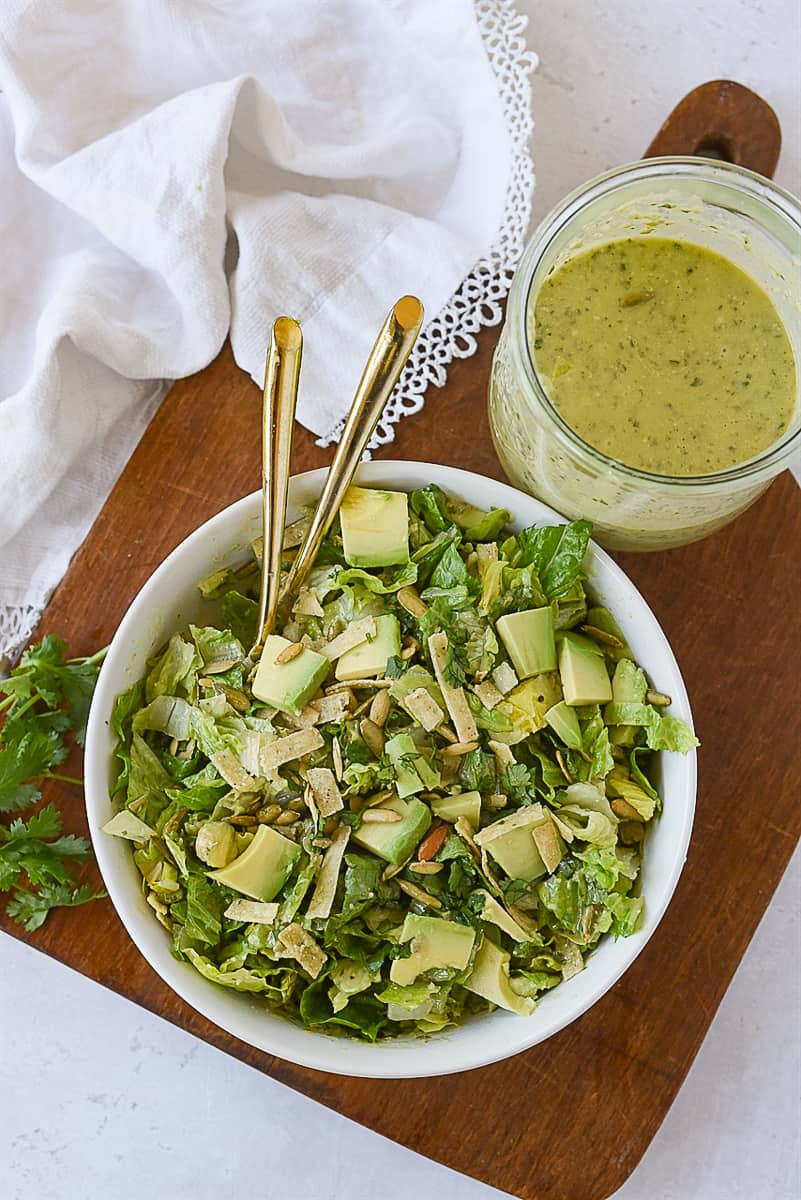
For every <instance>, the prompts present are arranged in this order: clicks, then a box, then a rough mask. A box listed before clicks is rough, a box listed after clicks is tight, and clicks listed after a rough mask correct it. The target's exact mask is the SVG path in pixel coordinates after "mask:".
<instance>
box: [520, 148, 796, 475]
mask: <svg viewBox="0 0 801 1200" xmlns="http://www.w3.org/2000/svg"><path fill="white" fill-rule="evenodd" d="M648 178H654V179H663V178H664V179H666V181H667V182H676V181H678V180H682V179H690V180H692V179H698V180H707V181H711V182H713V183H724V184H726V185H728V186H730V187H733V188H734V189H735V190H736V189H737V188H739V189H740V190H742V191H743V192H744V193H746V194H747V195H749V196H750V197H751V198H755V199H757V200H758V201H761V202H762V203H763V204H764V205H765V206H766V207H768V208H770V209H772V211H773V212H774V213H775V214H776V215H778V216H779V217H780V219H782V220H783V221H784V222H785V223H786V224H787V225H788V226H789V227H790V228H791V229H792V230H794V232H795V234H796V236H798V238H799V239H801V202H799V201H798V200H797V199H796V197H795V196H793V195H792V193H790V192H788V191H786V190H785V189H784V188H782V187H780V186H779V185H778V184H777V183H774V182H773V180H772V179H767V178H766V177H765V176H764V175H759V174H757V172H755V171H749V170H748V169H747V168H746V167H741V166H738V165H736V164H734V163H728V162H721V161H718V160H717V159H708V158H702V157H699V156H695V155H670V156H664V157H656V158H645V159H640V160H639V161H637V162H631V163H624V164H623V165H622V166H619V167H614V168H612V170H610V171H604V172H603V173H602V174H600V175H596V176H594V177H593V178H592V179H590V180H588V181H587V182H586V183H583V184H581V185H580V186H579V187H577V188H575V189H574V190H573V191H572V192H569V193H568V195H567V196H565V197H564V199H563V200H561V201H560V202H559V203H558V204H557V205H555V207H554V208H552V209H551V211H550V212H549V213H548V214H547V215H546V216H545V217H544V218H543V219H542V221H540V223H539V225H538V226H537V227H536V229H535V230H534V233H533V234H532V236H531V238H530V239H529V241H528V243H527V245H526V248H525V250H524V251H523V255H522V258H521V260H520V263H519V265H518V268H517V271H516V272H515V277H514V280H513V283H512V288H511V290H510V293H509V307H510V310H511V311H510V318H511V320H512V321H513V322H514V323H515V327H516V334H517V336H516V337H515V338H514V339H512V345H513V348H514V349H513V353H515V354H516V355H517V357H518V359H519V363H520V365H522V368H523V372H524V374H525V377H526V380H527V382H528V384H529V387H530V389H531V392H532V394H533V396H534V397H535V398H536V400H537V403H538V404H539V407H540V409H541V410H542V412H543V414H544V415H545V418H546V419H547V420H548V421H549V422H550V424H551V425H552V427H553V431H554V433H555V434H556V436H557V437H558V438H559V440H561V441H562V442H563V443H567V447H568V449H571V450H573V451H576V450H578V451H579V452H580V453H581V454H583V455H585V456H586V457H588V458H590V459H591V460H593V461H594V462H595V463H596V464H597V465H600V466H601V467H603V468H606V469H611V470H613V471H615V472H616V473H618V474H620V475H623V476H626V477H627V478H629V479H630V480H632V481H634V482H637V481H641V482H643V483H646V484H648V486H649V487H650V488H651V489H653V488H654V487H657V488H663V489H665V490H668V491H671V490H676V489H679V490H688V489H693V488H698V489H704V490H708V489H709V488H710V487H715V486H717V485H725V484H731V483H739V482H741V481H744V480H753V478H754V477H757V478H758V477H759V476H764V475H769V474H773V475H776V474H778V470H780V469H781V466H779V468H778V470H777V469H776V468H777V464H781V463H783V462H784V461H786V460H787V459H789V458H791V457H792V455H793V454H794V453H795V452H796V450H798V449H799V447H801V424H800V425H799V426H798V427H797V428H795V429H792V430H790V431H789V432H788V433H787V434H786V435H785V437H784V438H782V440H781V441H780V442H778V443H775V444H774V445H772V446H770V447H769V448H768V449H767V450H765V451H763V452H762V453H761V454H759V455H757V456H755V457H754V458H750V459H746V460H745V462H742V463H737V464H735V465H734V466H733V467H728V468H726V470H725V471H715V472H710V473H709V474H706V475H663V474H660V473H658V472H654V471H644V470H642V469H640V468H639V467H631V466H629V465H628V464H627V463H623V462H621V461H620V460H619V459H616V458H612V457H611V456H610V455H608V454H605V453H604V452H603V450H599V449H598V448H597V447H596V446H592V445H591V444H590V443H589V442H587V441H585V440H584V438H583V437H581V435H580V434H578V433H577V432H576V431H575V429H573V428H572V427H571V426H570V425H568V423H567V422H566V421H565V420H564V418H563V417H562V416H561V414H560V413H559V412H558V411H557V409H556V408H555V407H554V406H553V404H551V402H550V400H549V398H548V395H547V393H546V391H545V388H544V387H543V385H542V383H541V382H540V377H539V373H538V371H537V368H536V366H535V364H534V360H533V356H532V353H531V347H530V346H529V340H528V335H527V314H528V307H529V297H530V294H531V288H532V285H533V281H534V274H535V272H536V269H537V267H538V266H539V263H540V261H541V259H542V257H543V255H544V254H545V253H546V252H547V250H548V248H549V246H550V245H551V243H552V242H553V239H554V238H555V237H556V235H557V234H558V233H559V232H561V230H562V229H563V228H564V227H565V226H566V225H567V224H568V223H569V222H570V221H572V220H573V219H574V217H576V216H577V215H578V214H579V213H580V212H581V211H582V210H583V209H584V208H586V207H587V206H588V205H589V204H591V203H592V202H593V201H594V200H597V199H598V198H600V197H601V196H604V195H608V194H609V193H610V192H614V191H617V190H621V191H623V190H624V189H625V188H626V187H627V186H628V184H630V183H635V182H639V181H640V180H642V179H648ZM799 366H801V364H799V363H796V369H797V370H798V368H799Z"/></svg>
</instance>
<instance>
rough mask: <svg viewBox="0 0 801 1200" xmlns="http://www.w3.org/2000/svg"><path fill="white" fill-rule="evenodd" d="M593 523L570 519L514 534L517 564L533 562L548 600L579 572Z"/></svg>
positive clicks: (569, 582) (527, 564)
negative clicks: (518, 554) (518, 553)
mask: <svg viewBox="0 0 801 1200" xmlns="http://www.w3.org/2000/svg"><path fill="white" fill-rule="evenodd" d="M591 533H592V525H591V524H590V522H589V521H570V522H569V523H568V524H567V525H545V526H542V527H539V528H538V527H536V526H533V525H532V526H530V527H529V528H528V529H524V530H522V532H521V533H519V534H518V535H517V545H518V547H519V549H520V552H521V555H520V561H519V564H516V565H520V566H524V567H526V566H529V565H530V564H533V565H534V566H535V567H536V569H537V574H538V575H539V578H540V583H541V584H542V587H543V591H544V592H545V595H546V596H547V598H548V599H549V600H554V599H556V597H557V596H561V595H562V594H563V593H564V592H566V591H568V589H569V588H570V587H571V585H572V584H573V583H574V582H575V580H576V579H577V578H578V576H579V575H580V573H581V565H582V563H583V562H584V555H585V554H586V553H587V546H588V544H589V540H590V535H591Z"/></svg>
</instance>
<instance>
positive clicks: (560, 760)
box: [556, 750, 576, 783]
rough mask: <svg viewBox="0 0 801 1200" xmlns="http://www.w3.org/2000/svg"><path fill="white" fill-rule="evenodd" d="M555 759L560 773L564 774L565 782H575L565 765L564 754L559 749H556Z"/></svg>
mask: <svg viewBox="0 0 801 1200" xmlns="http://www.w3.org/2000/svg"><path fill="white" fill-rule="evenodd" d="M556 761H557V762H558V764H559V770H560V771H561V772H562V774H563V775H564V777H565V779H566V780H567V782H568V783H575V782H576V781H575V779H574V778H573V776H572V775H571V774H570V772H569V771H568V769H567V766H566V764H565V759H564V755H563V754H562V751H561V750H557V751H556Z"/></svg>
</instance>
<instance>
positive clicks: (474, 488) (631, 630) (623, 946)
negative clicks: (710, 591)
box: [85, 462, 696, 1078]
mask: <svg viewBox="0 0 801 1200" xmlns="http://www.w3.org/2000/svg"><path fill="white" fill-rule="evenodd" d="M358 478H359V481H360V482H361V483H364V484H368V485H369V484H377V485H380V486H382V487H389V488H396V489H399V490H404V491H411V490H412V489H414V488H417V487H424V486H425V485H426V484H429V483H437V484H439V485H440V486H441V487H443V488H444V489H445V490H447V491H449V492H452V493H456V494H458V495H461V496H464V497H465V498H466V499H468V500H470V501H471V502H472V503H473V504H475V505H477V506H480V507H482V508H491V507H505V508H507V509H509V511H510V512H511V513H512V514H513V517H514V523H515V526H516V527H518V528H522V527H523V526H526V525H531V524H535V523H537V524H553V523H555V522H562V521H563V520H564V518H562V517H560V516H558V515H557V514H556V513H554V512H553V511H552V510H551V509H549V508H546V507H545V506H544V505H543V504H541V503H540V502H539V501H537V500H534V499H532V497H531V496H527V495H524V494H523V493H522V492H518V491H515V490H514V489H513V488H511V487H507V486H506V485H505V484H501V483H496V482H495V481H494V480H492V479H485V478H483V477H482V476H480V475H473V474H471V473H470V472H468V471H459V470H456V469H454V468H452V467H442V466H435V465H433V464H431V463H416V462H372V463H367V464H365V465H364V466H362V467H361V468H360V471H359V476H358ZM322 479H323V472H322V471H310V472H308V473H307V474H305V475H299V476H296V477H295V478H294V479H293V480H292V482H291V485H290V491H289V505H290V509H289V518H290V519H291V518H292V516H293V515H296V514H297V510H298V508H299V506H300V505H301V504H304V503H308V502H309V501H310V500H313V499H316V497H317V496H318V495H319V491H320V487H321V483H322ZM260 521H261V496H260V494H259V493H254V494H253V495H251V496H246V497H245V498H244V499H243V500H240V501H238V502H237V503H236V504H232V505H231V506H230V508H226V509H225V510H224V511H223V512H221V513H219V514H218V515H217V516H216V517H213V518H212V519H211V520H210V521H207V522H206V524H205V525H202V526H201V527H200V529H198V530H196V531H195V532H194V533H193V534H191V536H190V537H188V538H187V539H186V541H184V542H182V543H181V545H180V546H178V547H177V549H175V550H174V551H173V552H172V554H171V555H170V556H169V558H167V559H166V560H165V561H164V562H163V563H162V564H161V566H160V567H159V568H158V570H157V571H155V572H154V574H153V575H152V576H151V577H150V579H149V580H148V582H147V583H146V584H145V586H144V587H143V588H142V590H141V592H140V593H139V595H138V596H137V597H136V599H135V600H134V602H133V604H132V605H131V607H130V608H129V609H128V612H127V613H126V615H125V617H124V619H123V621H122V623H121V625H120V627H119V629H118V630H117V633H116V635H115V637H114V640H113V641H112V643H111V647H110V649H109V652H108V656H107V658H106V661H105V663H104V664H103V669H102V671H101V672H100V678H99V680H98V684H97V690H96V692H95V696H94V701H93V703H92V711H91V714H90V718H89V729H88V735H87V741H86V767H85V778H86V807H87V812H88V816H89V827H90V829H91V833H92V841H93V842H94V848H95V853H96V855H97V861H98V864H99V866H100V870H101V872H102V875H103V879H104V881H105V884H106V888H107V889H108V893H109V896H110V897H111V899H112V901H113V903H114V906H115V908H116V910H117V912H118V914H119V916H120V919H121V920H122V922H123V924H124V925H125V928H126V929H127V930H128V933H129V934H130V935H131V937H132V939H133V941H134V942H135V944H136V946H137V947H138V948H139V950H140V951H141V953H142V954H143V955H144V956H145V958H146V959H147V961H148V962H149V963H150V965H151V966H152V967H153V969H154V970H155V971H157V972H158V974H159V975H160V976H161V978H162V979H163V980H164V981H165V982H166V983H168V984H169V986H170V987H171V988H172V989H173V990H174V991H176V992H177V993H178V995H179V996H181V997H182V998H183V999H184V1000H186V1001H187V1003H189V1004H191V1005H192V1006H193V1008H196V1009H197V1010H198V1012H201V1013H203V1015H204V1016H206V1017H208V1018H209V1019H210V1020H212V1021H214V1022H216V1024H217V1025H219V1026H221V1027H222V1028H223V1029H226V1030H228V1032H229V1033H232V1034H234V1035H235V1036H236V1037H238V1038H240V1039H241V1040H242V1041H244V1042H248V1043H249V1044H250V1045H252V1046H255V1047H257V1048H258V1049H260V1050H264V1051H266V1052H267V1053H269V1054H274V1055H277V1056H278V1057H280V1058H285V1059H289V1061H291V1062H295V1063H299V1064H300V1065H302V1066H305V1067H315V1068H317V1069H318V1070H321V1071H332V1072H336V1073H337V1074H340V1075H362V1076H374V1077H380V1078H381V1077H383V1078H401V1077H419V1076H425V1075H444V1074H448V1073H450V1072H453V1071H465V1070H469V1069H470V1068H473V1067H480V1066H483V1065H485V1064H486V1063H491V1062H495V1061H497V1060H498V1059H502V1058H507V1057H509V1056H510V1055H512V1054H517V1053H518V1052H519V1051H521V1050H526V1049H528V1048H529V1047H530V1046H534V1045H536V1044H537V1043H538V1042H541V1041H543V1040H544V1039H545V1038H548V1037H550V1036H551V1035H552V1034H554V1033H557V1032H558V1031H559V1030H560V1029H563V1028H564V1027H565V1025H568V1024H569V1023H570V1022H571V1021H574V1020H575V1019H576V1018H577V1017H579V1016H580V1015H581V1014H582V1013H583V1012H585V1011H586V1010H587V1009H588V1008H589V1007H590V1005H592V1004H594V1003H595V1002H596V1000H598V999H599V998H600V997H601V996H603V995H604V993H605V992H607V991H608V990H609V988H610V987H612V985H613V984H614V983H615V981H616V980H617V979H619V978H620V976H621V975H622V974H623V972H624V971H625V970H626V968H627V967H629V966H630V965H631V963H632V962H633V961H634V959H635V958H636V957H637V955H638V954H639V952H640V951H641V950H642V948H643V946H644V945H645V943H646V942H647V941H648V939H649V937H650V936H651V934H652V933H653V932H654V930H655V929H656V926H657V925H658V924H659V921H660V919H661V917H662V914H663V913H664V911H665V909H666V907H667V904H668V901H669V900H670V898H671V896H672V894H673V890H674V888H675V887H676V884H677V882H678V879H679V875H680V873H681V870H682V867H683V865H684V860H685V857H686V854H687V846H688V843H689V839H690V831H691V829H692V821H693V811H694V807H695V781H696V762H695V754H694V753H691V754H688V755H687V756H685V757H682V756H680V755H677V754H670V755H660V758H661V759H662V761H661V763H660V774H661V778H660V780H659V785H660V790H661V793H662V795H663V798H664V802H665V803H664V811H663V813H662V815H661V816H660V817H659V819H658V820H657V821H655V822H654V827H653V829H652V830H651V832H650V833H649V835H648V841H647V845H646V854H645V862H644V865H643V869H642V875H641V892H642V895H643V896H644V897H645V918H644V922H643V926H642V928H641V929H640V930H638V931H637V933H635V934H633V935H632V936H631V937H629V938H621V939H620V940H618V941H614V940H613V939H612V938H607V939H604V940H603V941H602V943H601V944H600V946H599V947H598V949H597V950H595V951H593V953H592V954H591V955H590V956H589V957H588V960H587V965H586V968H585V969H584V971H582V972H581V973H580V974H579V975H576V976H575V977H574V978H573V979H570V980H569V981H568V982H566V983H563V984H561V985H560V986H559V987H558V988H555V989H554V990H553V991H551V992H548V993H546V994H545V996H544V997H543V998H542V1000H541V1001H540V1003H539V1005H538V1007H537V1009H536V1011H535V1013H534V1014H533V1016H531V1017H527V1018H526V1017H519V1016H515V1015H513V1014H511V1013H507V1012H501V1011H496V1012H494V1013H491V1014H487V1015H485V1016H480V1017H475V1018H473V1019H471V1020H470V1021H469V1022H468V1023H467V1024H465V1025H463V1026H460V1027H459V1028H456V1029H453V1030H448V1031H445V1032H443V1033H439V1034H437V1035H436V1036H434V1037H433V1038H431V1039H429V1040H427V1041H422V1040H420V1039H415V1038H411V1037H404V1038H396V1039H392V1040H389V1041H386V1042H383V1043H381V1042H380V1043H378V1044H376V1045H369V1044H365V1043H361V1042H356V1041H352V1040H349V1039H346V1038H342V1037H339V1038H337V1037H331V1036H329V1035H327V1034H325V1033H322V1032H311V1031H309V1030H306V1029H303V1028H302V1027H300V1026H299V1025H296V1024H294V1023H293V1022H292V1021H290V1020H288V1019H287V1018H285V1017H282V1016H281V1015H280V1014H277V1013H273V1012H271V1011H270V1010H269V1009H268V1008H266V1007H265V1006H264V1005H263V1004H260V1003H259V1001H258V999H254V998H253V997H252V996H249V995H245V994H239V993H237V992H234V991H232V990H228V989H226V988H222V987H218V986H216V985H214V984H212V983H209V982H208V981H207V980H205V979H203V978H202V977H201V976H200V975H198V974H197V972H196V971H195V970H194V968H193V967H192V966H190V965H189V964H187V963H182V962H178V961H177V960H176V959H174V958H173V957H172V955H171V953H170V943H169V938H168V935H167V934H166V933H165V931H164V930H163V929H162V927H161V926H160V925H159V924H158V923H157V921H156V920H155V917H154V914H153V912H152V910H151V909H150V908H149V907H148V905H147V904H146V903H145V899H144V897H143V895H142V892H141V889H140V876H139V873H138V871H137V869H136V867H135V866H134V863H133V858H132V855H131V847H130V844H129V843H128V842H125V841H122V840H121V839H118V838H114V837H109V836H108V835H106V834H103V833H101V832H100V826H101V825H102V824H103V823H104V822H105V821H107V820H108V819H109V817H110V816H111V814H112V808H111V803H110V800H109V780H110V776H111V770H112V754H113V748H114V739H113V736H112V733H111V731H110V729H109V714H110V712H111V709H112V705H113V703H114V699H115V697H116V696H117V695H118V694H119V693H120V692H122V691H124V690H125V689H126V688H128V687H130V685H131V684H132V683H133V682H134V681H135V680H136V679H138V678H139V677H140V676H141V675H142V674H143V673H144V671H145V663H146V660H147V659H148V658H149V657H150V656H151V655H152V654H153V653H154V652H155V651H156V649H157V648H158V647H159V646H160V645H162V644H163V643H164V642H165V641H166V640H167V639H168V637H169V636H170V634H172V633H174V632H175V631H176V630H178V629H181V628H184V627H185V626H186V625H187V623H188V622H189V621H191V620H193V619H196V618H197V617H199V616H200V615H201V612H202V608H201V603H200V601H199V597H198V593H197V587H196V585H197V582H198V580H199V579H202V578H203V577H204V576H205V575H208V574H209V573H210V572H211V571H212V570H214V569H215V568H217V567H220V566H225V565H226V564H229V563H233V562H236V561H245V559H246V558H247V557H248V545H249V542H250V541H251V539H252V538H253V537H255V536H258V534H259V533H260ZM587 566H588V575H589V581H590V585H591V588H592V591H593V593H594V595H595V596H596V597H597V598H598V600H600V601H602V602H603V603H605V604H607V605H608V606H609V608H610V609H611V610H612V612H613V613H614V614H615V616H616V618H617V620H618V622H619V623H620V625H621V626H622V628H623V630H624V632H625V634H626V636H627V638H628V640H629V642H630V644H631V647H632V650H633V651H634V654H635V656H636V657H637V659H638V661H640V662H641V663H642V664H643V665H644V666H645V667H646V669H647V670H648V672H649V674H650V675H651V677H652V678H653V680H654V683H655V685H656V686H657V687H659V688H660V689H662V690H663V691H666V692H668V693H669V694H670V695H671V696H672V698H673V710H672V711H673V712H675V713H676V715H677V716H680V717H683V718H684V720H685V721H687V722H689V723H691V714H690V706H689V702H688V699H687V693H686V691H685V688H684V682H683V680H682V677H681V674H680V672H679V668H678V666H677V664H676V660H675V658H674V656H673V653H672V651H671V649H670V646H669V645H668V642H667V639H666V637H665V635H664V633H663V632H662V630H661V629H660V627H659V624H658V623H657V620H656V618H655V617H654V615H653V613H652V612H651V610H650V608H649V607H648V605H647V604H646V603H645V601H644V600H643V598H642V596H641V595H640V594H639V592H638V591H637V589H636V588H635V587H634V585H633V584H632V583H630V582H629V580H628V579H627V578H626V576H625V575H624V574H623V572H622V571H621V570H620V568H619V567H617V566H616V565H615V563H613V562H612V560H611V559H610V558H609V556H608V555H607V554H606V553H604V551H603V550H601V549H599V548H598V547H597V546H594V545H593V546H591V549H590V553H589V556H588V564H587Z"/></svg>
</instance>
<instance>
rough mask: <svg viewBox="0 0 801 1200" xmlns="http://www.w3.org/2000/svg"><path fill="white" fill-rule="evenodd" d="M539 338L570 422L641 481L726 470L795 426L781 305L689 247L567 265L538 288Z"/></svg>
mask: <svg viewBox="0 0 801 1200" xmlns="http://www.w3.org/2000/svg"><path fill="white" fill-rule="evenodd" d="M529 338H530V341H531V345H532V349H533V354H534V360H535V364H536V368H537V371H538V373H539V374H540V376H541V378H542V380H543V383H544V386H545V390H546V392H547V394H548V397H549V399H550V401H551V403H552V404H553V405H554V407H555V408H556V409H557V411H558V412H559V414H560V415H561V416H562V418H563V419H564V421H566V422H567V424H568V425H570V426H571V428H572V429H574V430H575V431H576V433H578V434H579V436H580V437H582V438H583V439H584V441H586V442H588V443H589V444H590V445H592V446H595V447H596V448H597V449H599V450H601V451H603V453H604V454H607V455H608V456H609V457H610V458H614V459H617V461H619V462H622V463H626V464H627V465H628V466H631V467H637V468H639V469H640V470H644V471H651V472H654V473H656V474H662V475H683V476H687V475H706V474H708V473H710V472H714V471H723V470H726V469H727V468H729V467H733V466H735V465H736V464H737V463H741V462H744V461H745V460H746V459H749V458H752V457H753V456H754V455H756V454H759V453H760V451H762V450H766V449H767V448H768V447H769V446H772V445H773V444H774V443H775V442H776V441H777V440H778V439H779V438H780V437H781V435H782V434H783V433H784V432H785V430H786V429H787V427H788V425H789V423H790V420H791V417H792V415H793V407H794V401H795V363H794V360H793V352H792V348H791V346H790V340H789V338H788V336H787V330H786V329H785V327H784V325H783V323H782V321H781V319H780V317H779V315H778V313H777V312H776V309H775V308H774V305H773V303H772V301H771V300H770V298H769V297H768V295H767V294H766V293H765V292H764V291H763V290H762V288H761V287H759V285H758V284H756V283H755V282H754V281H753V280H752V279H751V278H749V276H748V275H746V274H745V272H744V271H741V270H740V268H739V267H737V266H735V265H734V263H732V262H730V261H729V260H728V259H726V258H724V257H723V256H722V255H719V254H716V253H714V251H711V250H706V249H704V248H703V247H701V246H696V245H692V244H690V243H688V242H680V241H675V240H672V239H668V238H643V237H639V238H627V239H624V240H621V241H615V242H609V243H606V244H605V245H601V246H597V247H595V248H594V249H592V250H589V251H586V252H584V253H582V254H578V255H576V256H575V257H574V258H571V259H569V260H568V261H567V262H565V263H564V264H563V265H562V266H560V267H558V268H557V269H556V270H555V271H554V272H553V273H552V274H551V275H549V276H548V277H547V278H546V279H545V281H544V282H543V284H542V286H541V287H540V289H539V292H538V294H537V296H536V301H535V304H534V311H533V315H532V312H531V310H529Z"/></svg>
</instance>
